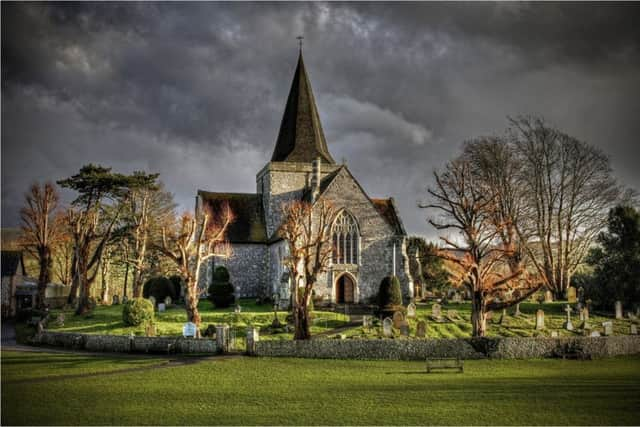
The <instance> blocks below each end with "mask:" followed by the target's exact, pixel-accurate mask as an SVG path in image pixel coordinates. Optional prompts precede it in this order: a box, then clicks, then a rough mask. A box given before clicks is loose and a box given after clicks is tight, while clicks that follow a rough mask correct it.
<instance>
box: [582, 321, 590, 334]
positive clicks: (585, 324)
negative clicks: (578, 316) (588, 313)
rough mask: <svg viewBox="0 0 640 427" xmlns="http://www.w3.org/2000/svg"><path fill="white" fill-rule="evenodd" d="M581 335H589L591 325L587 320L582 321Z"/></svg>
mask: <svg viewBox="0 0 640 427" xmlns="http://www.w3.org/2000/svg"><path fill="white" fill-rule="evenodd" d="M582 335H584V336H585V337H588V336H589V335H591V325H590V324H589V322H587V321H585V322H582Z"/></svg>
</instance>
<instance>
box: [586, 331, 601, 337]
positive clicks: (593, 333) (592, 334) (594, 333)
mask: <svg viewBox="0 0 640 427" xmlns="http://www.w3.org/2000/svg"><path fill="white" fill-rule="evenodd" d="M589 336H590V337H599V336H600V332H598V331H592V332H591V335H589Z"/></svg>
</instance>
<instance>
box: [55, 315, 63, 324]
mask: <svg viewBox="0 0 640 427" xmlns="http://www.w3.org/2000/svg"><path fill="white" fill-rule="evenodd" d="M56 324H57V325H58V326H64V313H60V314H58V318H57V319H56Z"/></svg>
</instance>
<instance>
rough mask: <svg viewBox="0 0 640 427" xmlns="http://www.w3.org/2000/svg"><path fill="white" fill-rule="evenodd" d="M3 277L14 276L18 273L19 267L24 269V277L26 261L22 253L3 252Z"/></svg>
mask: <svg viewBox="0 0 640 427" xmlns="http://www.w3.org/2000/svg"><path fill="white" fill-rule="evenodd" d="M0 261H1V262H2V277H6V276H9V277H10V276H14V275H15V274H16V273H17V271H18V266H21V268H22V275H23V276H24V275H25V271H24V261H23V260H22V252H20V251H2V259H1V260H0Z"/></svg>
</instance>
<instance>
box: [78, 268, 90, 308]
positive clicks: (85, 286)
mask: <svg viewBox="0 0 640 427" xmlns="http://www.w3.org/2000/svg"><path fill="white" fill-rule="evenodd" d="M79 276H80V280H79V282H80V283H79V288H80V289H79V290H80V295H79V296H78V307H77V308H76V314H86V313H88V312H89V311H91V302H90V301H89V298H90V297H91V295H90V291H91V286H90V284H89V278H88V277H87V274H86V273H85V272H81V273H79Z"/></svg>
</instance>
